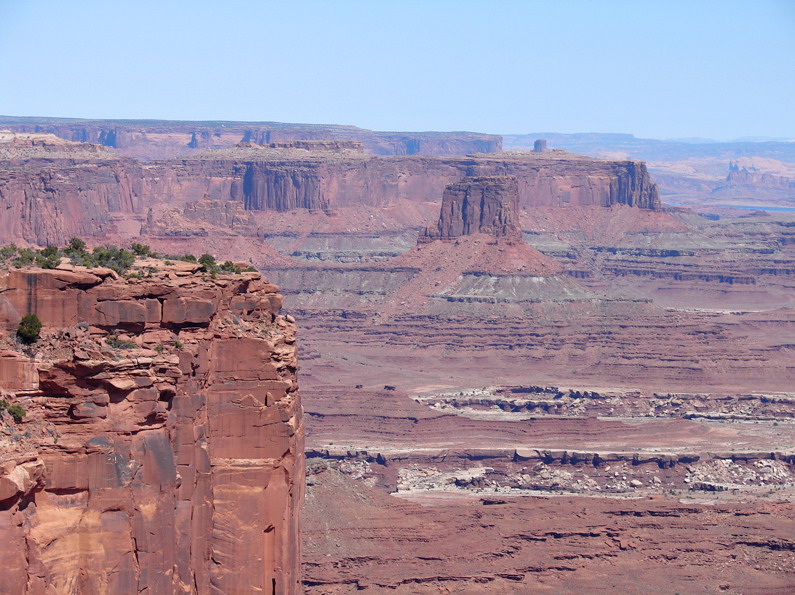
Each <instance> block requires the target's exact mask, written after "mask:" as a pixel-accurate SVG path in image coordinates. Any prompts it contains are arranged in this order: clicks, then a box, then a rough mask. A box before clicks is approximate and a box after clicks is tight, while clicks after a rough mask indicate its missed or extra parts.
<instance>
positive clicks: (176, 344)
mask: <svg viewBox="0 0 795 595" xmlns="http://www.w3.org/2000/svg"><path fill="white" fill-rule="evenodd" d="M172 345H174V347H175V348H176V349H182V341H174V342H173V343H172Z"/></svg>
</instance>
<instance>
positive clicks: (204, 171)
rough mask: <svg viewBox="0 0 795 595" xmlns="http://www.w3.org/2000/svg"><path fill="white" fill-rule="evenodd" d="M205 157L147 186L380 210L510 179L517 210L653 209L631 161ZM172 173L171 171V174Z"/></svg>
mask: <svg viewBox="0 0 795 595" xmlns="http://www.w3.org/2000/svg"><path fill="white" fill-rule="evenodd" d="M213 157H214V158H213V159H212V160H209V159H207V160H198V159H197V160H190V161H183V162H180V165H179V166H178V167H176V168H175V165H174V162H157V163H153V164H151V165H150V166H149V167H150V172H151V174H150V175H151V176H152V178H153V181H157V180H162V179H172V180H173V181H172V182H171V187H170V193H171V194H172V195H174V196H186V193H185V191H184V190H183V189H188V190H189V192H188V194H189V195H190V198H187V196H186V200H196V199H198V198H201V196H199V192H204V191H205V190H204V187H203V185H202V183H201V182H202V181H204V180H208V179H218V180H221V179H227V180H229V182H228V183H227V184H226V185H220V186H218V187H217V192H216V193H215V194H214V195H212V194H211V195H210V196H209V198H213V199H218V200H228V199H232V200H239V199H242V200H243V201H244V203H245V205H246V208H248V209H252V210H279V211H284V210H290V209H293V208H306V209H318V210H329V209H334V208H336V207H350V206H372V207H385V206H390V205H394V204H396V203H397V202H398V201H400V200H410V201H430V202H433V201H437V200H438V198H439V197H440V196H441V195H442V193H443V192H444V189H445V187H446V186H447V185H448V184H452V183H455V182H458V181H459V180H460V179H461V178H463V177H465V176H501V175H502V176H505V175H507V176H515V177H516V178H517V181H518V198H519V204H520V206H522V207H535V206H564V207H565V206H605V207H607V206H612V205H616V204H622V205H628V206H634V207H638V208H642V209H654V210H656V209H659V207H660V199H659V195H658V192H657V187H656V186H655V185H654V184H653V183H652V182H651V180H650V179H649V174H648V171H647V170H646V166H645V165H644V164H643V163H639V162H634V161H603V160H598V159H591V158H588V157H580V156H575V155H568V154H565V155H556V154H549V153H547V154H529V153H524V154H501V155H495V156H491V155H472V156H469V157H466V158H451V157H369V156H362V155H360V156H354V155H349V156H338V155H331V154H328V155H322V154H314V155H296V154H295V153H292V154H290V153H287V152H282V153H277V152H271V153H269V152H268V151H253V152H237V153H235V152H232V153H228V154H226V155H223V154H219V155H217V156H213ZM222 157H224V158H225V159H222ZM172 171H177V172H178V173H177V175H176V177H174V176H173V175H172V174H171V173H170V172H172ZM224 172H226V173H225V174H224ZM155 179H156V180H155ZM227 188H228V190H227ZM190 189H193V190H192V193H190ZM167 192H168V191H166V193H167ZM149 193H150V194H152V195H162V194H164V191H163V189H161V187H160V186H159V185H158V183H155V184H154V185H153V186H151V190H150V191H149Z"/></svg>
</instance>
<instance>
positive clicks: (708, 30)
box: [0, 0, 795, 139]
mask: <svg viewBox="0 0 795 595" xmlns="http://www.w3.org/2000/svg"><path fill="white" fill-rule="evenodd" d="M0 56H1V57H0V114H4V115H33V116H36V115H38V116H67V117H87V118H162V119H186V120H212V119H227V120H256V121H267V120H274V121H283V122H312V123H336V124H354V125H357V126H362V127H366V128H374V129H379V130H476V131H482V132H494V133H524V132H534V131H550V132H629V133H632V134H635V135H637V136H643V137H654V138H673V137H709V138H716V139H731V138H737V137H742V136H757V135H761V136H771V137H789V138H795V110H794V109H793V106H795V0H754V1H750V0H749V1H745V2H738V1H733V0H721V1H711V0H689V1H677V0H669V1H643V0H634V1H631V2H630V1H626V2H625V1H620V0H615V1H611V0H601V1H598V0H590V1H576V0H568V1H567V0H550V1H548V2H535V1H532V0H525V1H518V0H517V1H510V0H504V1H499V0H491V1H483V2H474V1H467V0H450V1H446V0H436V1H434V0H424V1H420V0H418V1H411V0H407V1H387V0H370V1H346V0H326V1H322V2H321V1H303V2H302V1H299V0H293V1H284V2H269V1H259V2H255V1H243V0H226V1H224V2H220V1H217V0H216V1H213V2H205V1H202V0H193V1H190V2H189V1H184V2H183V1H179V0H172V1H165V0H160V1H158V2H150V1H149V0H137V1H129V2H127V1H124V2H121V1H120V2H115V1H109V0H102V1H99V0H97V1H91V0H85V1H81V0H70V1H68V2H67V1H65V0H0Z"/></svg>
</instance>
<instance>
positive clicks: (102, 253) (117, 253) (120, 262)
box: [91, 245, 135, 274]
mask: <svg viewBox="0 0 795 595" xmlns="http://www.w3.org/2000/svg"><path fill="white" fill-rule="evenodd" d="M91 257H92V260H93V261H94V262H95V265H94V266H99V267H107V268H109V269H113V270H114V271H116V272H117V273H119V274H121V273H123V272H125V271H126V270H127V269H129V268H130V267H131V266H132V265H133V263H134V262H135V255H134V254H133V253H132V252H128V251H127V250H125V249H124V248H117V247H116V246H110V245H109V246H97V247H96V248H94V250H93V252H92V253H91Z"/></svg>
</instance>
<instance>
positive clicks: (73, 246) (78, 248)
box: [64, 238, 86, 254]
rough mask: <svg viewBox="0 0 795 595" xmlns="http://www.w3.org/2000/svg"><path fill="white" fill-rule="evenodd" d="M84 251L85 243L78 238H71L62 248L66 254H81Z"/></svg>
mask: <svg viewBox="0 0 795 595" xmlns="http://www.w3.org/2000/svg"><path fill="white" fill-rule="evenodd" d="M85 251H86V243H85V242H84V241H83V240H81V239H80V238H71V239H70V240H69V242H68V243H67V244H66V248H64V252H66V253H68V254H83V253H84V252H85Z"/></svg>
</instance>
